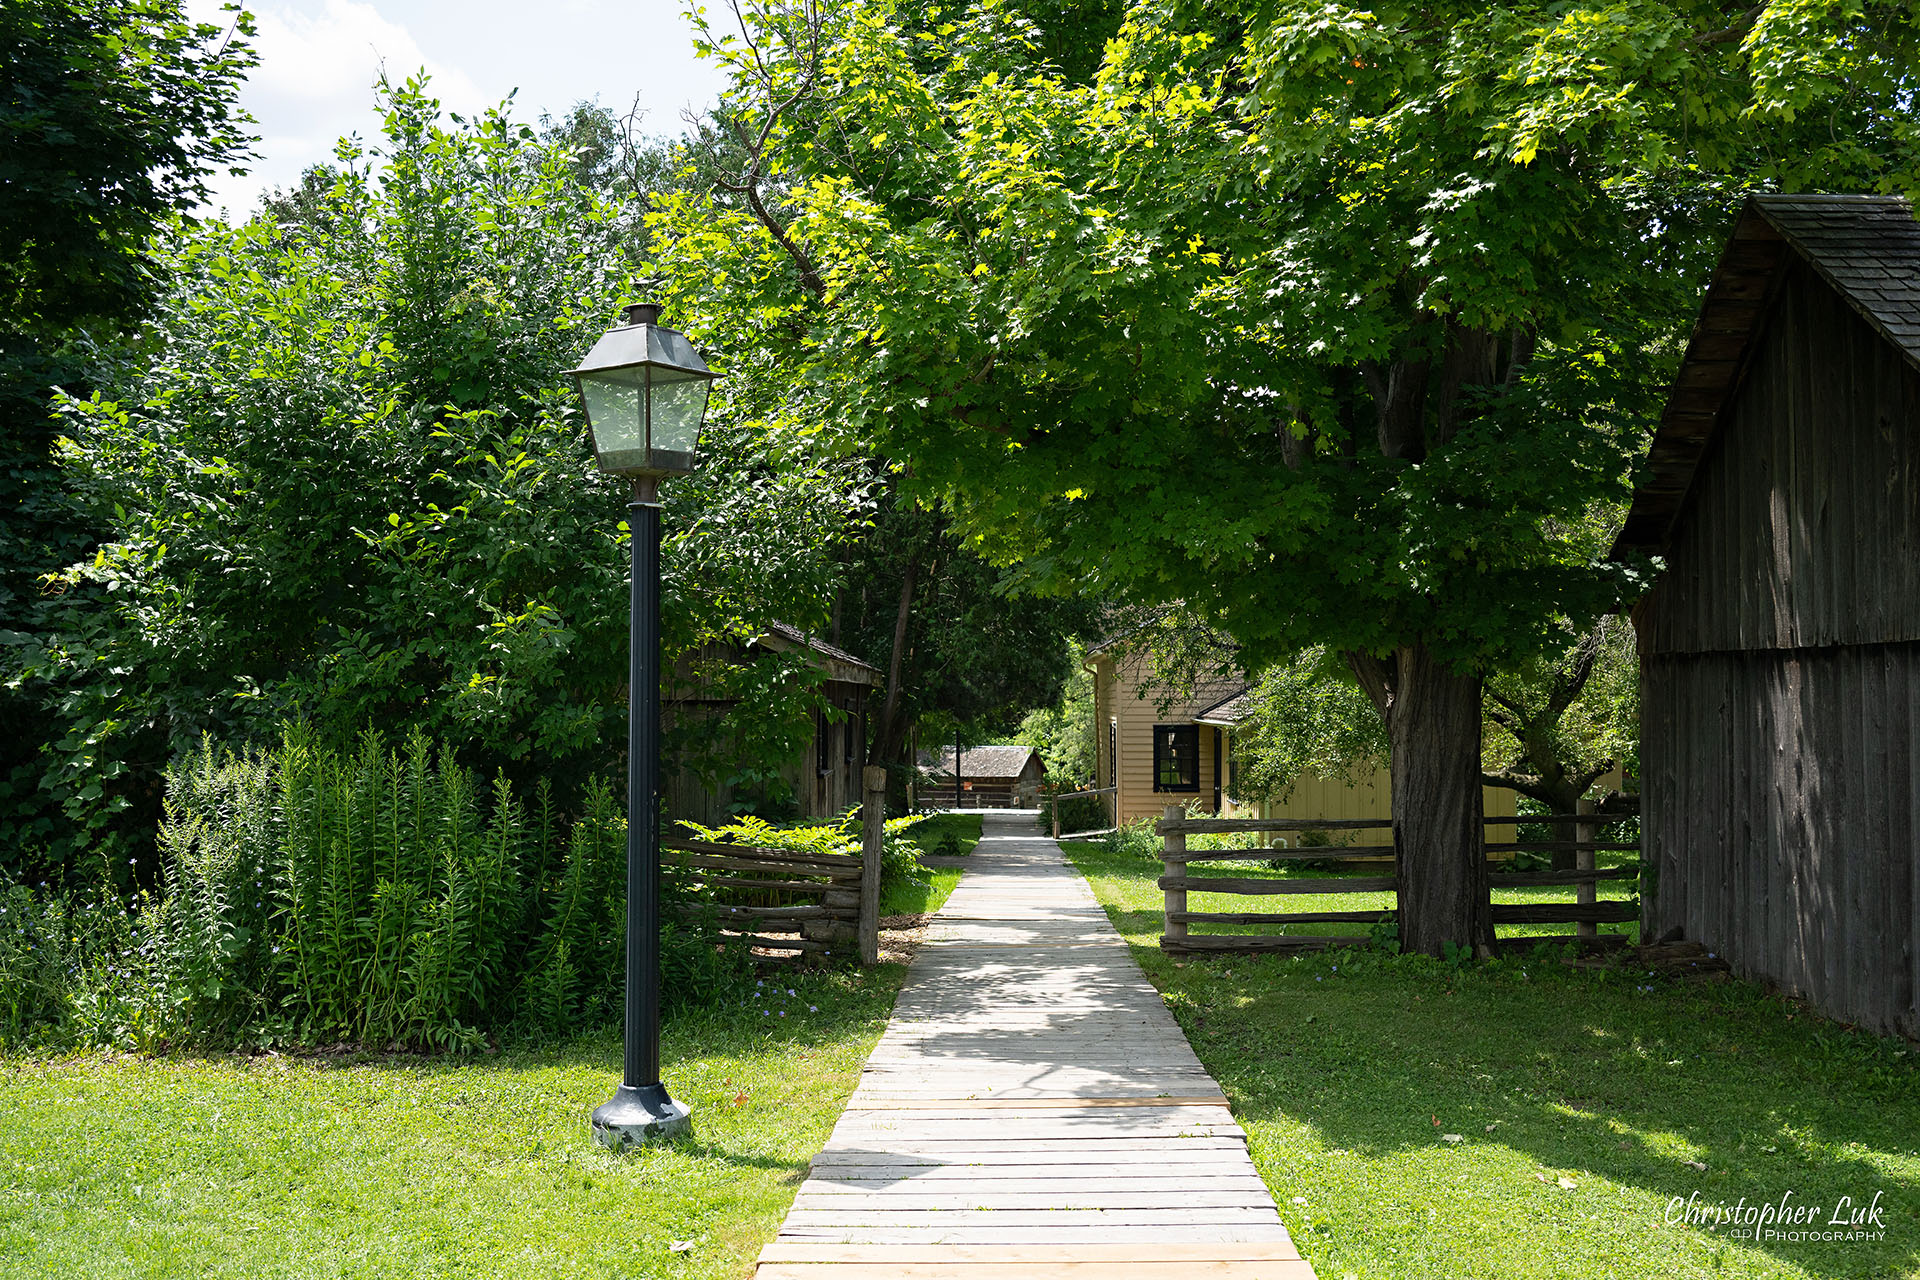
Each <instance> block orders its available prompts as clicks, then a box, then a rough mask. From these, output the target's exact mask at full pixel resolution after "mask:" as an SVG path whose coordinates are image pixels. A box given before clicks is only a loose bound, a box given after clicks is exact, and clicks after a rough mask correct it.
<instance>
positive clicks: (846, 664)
mask: <svg viewBox="0 0 1920 1280" xmlns="http://www.w3.org/2000/svg"><path fill="white" fill-rule="evenodd" d="M754 643H755V644H760V645H765V646H766V647H767V648H769V649H788V648H792V647H793V646H795V645H798V646H800V647H801V648H803V649H807V650H810V651H811V652H812V653H813V654H814V656H815V657H817V658H819V659H821V661H822V663H823V665H825V667H826V669H827V675H828V678H829V679H833V680H840V681H843V682H845V683H847V684H865V685H877V684H879V683H880V668H878V667H876V666H874V665H873V664H872V663H870V662H863V661H861V660H860V659H859V658H856V657H854V656H853V655H852V654H850V653H848V652H847V651H846V650H845V649H842V648H840V647H839V646H837V645H831V644H828V643H827V642H826V641H825V640H821V639H818V638H816V637H814V636H810V635H808V634H807V633H806V632H804V631H802V630H800V628H798V627H795V626H790V625H788V624H787V623H784V622H769V623H768V624H767V630H766V634H764V635H762V636H759V637H757V638H756V639H755V641H754Z"/></svg>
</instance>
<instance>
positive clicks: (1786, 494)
mask: <svg viewBox="0 0 1920 1280" xmlns="http://www.w3.org/2000/svg"><path fill="white" fill-rule="evenodd" d="M1916 405H1920V375H1917V374H1916V373H1915V372H1914V370H1913V367H1912V366H1911V365H1910V364H1908V363H1907V361H1906V360H1905V358H1904V357H1903V356H1902V355H1901V354H1900V353H1899V352H1898V351H1896V350H1894V349H1893V348H1892V347H1890V346H1889V345H1888V344H1887V343H1886V342H1884V341H1882V340H1881V338H1880V336H1879V335H1878V334H1876V333H1875V332H1874V331H1873V330H1872V329H1871V328H1869V327H1868V326H1867V323H1866V322H1865V321H1864V320H1862V319H1861V318H1860V317H1859V315H1858V314H1856V313H1855V312H1854V310H1853V308H1852V307H1850V306H1848V305H1847V303H1846V302H1845V301H1844V300H1843V299H1842V298H1841V297H1840V296H1839V295H1838V294H1837V293H1835V292H1834V291H1833V289H1832V288H1831V287H1829V286H1828V285H1827V284H1826V282H1825V281H1823V280H1821V279H1820V278H1819V277H1818V276H1817V275H1815V274H1814V273H1813V271H1812V270H1811V269H1810V268H1808V267H1807V265H1806V264H1805V263H1803V262H1797V261H1796V262H1794V263H1793V264H1792V265H1791V266H1790V267H1789V268H1788V271H1787V274H1786V278H1785V280H1784V281H1783V282H1782V288H1781V294H1780V300H1779V305H1778V306H1777V308H1776V309H1775V310H1774V312H1773V316H1772V320H1771V322H1770V323H1769V324H1768V326H1767V330H1766V333H1765V334H1764V335H1763V336H1762V337H1761V339H1760V340H1759V343H1758V350H1757V351H1756V352H1755V355H1754V357H1753V361H1752V366H1751V372H1750V373H1749V375H1748V378H1747V381H1746V383H1745V385H1744V386H1743V387H1742V388H1741V390H1740V391H1739V392H1738V393H1737V395H1736V397H1735V401H1734V403H1733V404H1732V405H1731V406H1730V410H1731V415H1732V416H1731V417H1730V419H1729V423H1728V428H1727V429H1726V430H1724V431H1722V433H1721V434H1720V436H1719V438H1718V439H1717V440H1716V441H1715V443H1714V446H1713V447H1712V448H1711V449H1710V450H1709V452H1708V454H1707V456H1706V457H1705V458H1704V459H1703V460H1702V462H1701V465H1700V470H1699V473H1698V475H1697V477H1696V479H1695V481H1694V488H1693V491H1692V493H1691V494H1690V495H1689V497H1688V501H1687V509H1686V514H1685V515H1684V516H1683V517H1682V518H1681V521H1680V523H1679V525H1678V526H1677V527H1676V528H1675V530H1674V534H1673V539H1672V542H1671V544H1670V546H1669V548H1668V551H1667V570H1666V572H1665V573H1664V574H1662V575H1661V578H1660V582H1659V584H1658V585H1657V586H1656V587H1655V588H1654V589H1653V591H1652V592H1651V593H1650V597H1649V598H1650V599H1651V600H1653V601H1654V602H1656V603H1655V605H1654V607H1653V608H1652V609H1651V610H1650V611H1649V614H1648V616H1649V618H1650V621H1651V626H1650V627H1645V626H1643V628H1642V631H1643V633H1645V632H1650V633H1651V634H1648V635H1647V636H1646V642H1647V643H1650V644H1651V646H1652V648H1653V651H1654V652H1656V653H1701V652H1707V651H1713V650H1722V649H1793V648H1815V647H1818V646H1822V645H1835V644H1881V643H1886V642H1889V641H1899V640H1912V639H1916V638H1920V583H1916V576H1917V575H1920V466H1916V465H1915V464H1916V460H1917V455H1920V438H1916V434H1915V432H1914V431H1913V425H1914V424H1915V423H1916V422H1920V416H1916V413H1915V408H1916Z"/></svg>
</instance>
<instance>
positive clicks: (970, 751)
mask: <svg viewBox="0 0 1920 1280" xmlns="http://www.w3.org/2000/svg"><path fill="white" fill-rule="evenodd" d="M1038 755H1039V753H1038V752H1036V751H1035V750H1034V749H1033V748H1032V747H1018V746H1015V747H968V748H967V749H966V750H965V751H962V752H961V753H960V776H961V777H962V778H980V779H988V778H1018V777H1019V776H1020V774H1021V773H1022V772H1023V771H1024V770H1025V769H1026V767H1027V761H1029V760H1032V759H1036V758H1037V757H1038ZM934 767H935V768H936V769H938V770H939V772H941V773H944V774H945V775H947V776H948V777H952V776H953V748H952V747H948V748H947V749H946V750H945V751H942V752H941V753H940V763H939V764H938V765H936V766H934ZM1040 771H1041V772H1042V773H1045V772H1046V771H1047V766H1046V764H1045V763H1044V762H1043V763H1042V764H1041V765H1040Z"/></svg>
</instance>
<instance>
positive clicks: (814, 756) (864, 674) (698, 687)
mask: <svg viewBox="0 0 1920 1280" xmlns="http://www.w3.org/2000/svg"><path fill="white" fill-rule="evenodd" d="M756 650H760V651H766V652H770V653H785V654H794V655H797V656H798V657H799V658H800V660H801V661H802V662H804V663H805V664H806V665H807V666H809V667H811V668H813V670H814V672H815V673H817V675H818V676H819V678H820V694H821V697H822V701H823V702H824V704H825V705H824V706H822V707H821V708H820V709H818V710H816V711H815V712H814V715H813V734H812V740H811V741H810V742H808V744H807V745H806V747H805V748H804V749H803V750H802V751H801V752H800V753H799V754H798V755H797V756H796V757H794V758H793V759H791V760H788V761H785V762H783V763H782V764H781V766H780V768H779V771H778V772H779V779H778V781H779V783H780V786H778V787H776V788H774V789H775V790H780V791H784V792H785V793H786V797H787V799H788V800H789V801H790V803H791V805H792V806H793V807H794V808H796V809H797V810H798V811H799V813H800V815H801V816H802V817H809V818H833V817H838V816H839V815H841V814H843V813H845V812H846V811H847V810H848V809H851V808H852V807H854V806H855V805H857V804H859V803H860V767H861V766H862V765H863V764H865V763H866V755H867V710H868V706H867V704H868V700H869V698H870V697H871V696H872V694H873V691H874V690H875V689H877V688H878V687H879V686H880V684H881V682H882V679H883V677H882V676H881V674H880V671H879V669H878V668H876V667H874V666H873V665H871V664H870V663H867V662H863V661H861V660H860V659H859V658H856V657H855V656H854V655H853V654H851V653H848V652H847V651H846V650H845V649H841V648H838V647H837V646H835V645H831V644H828V643H827V642H826V641H824V640H822V639H820V638H818V637H817V636H810V635H807V634H806V633H804V632H802V631H801V630H800V629H799V628H797V627H791V626H788V625H786V624H785V623H781V622H775V623H772V624H770V625H769V626H768V628H767V630H766V631H765V632H764V633H762V634H761V635H759V636H757V637H755V638H754V639H753V640H751V641H750V642H748V643H746V644H742V645H710V646H708V647H707V648H705V649H702V650H700V651H699V652H697V653H694V654H691V655H689V656H688V657H687V659H686V660H685V661H683V662H682V663H681V665H680V667H679V669H677V670H676V671H675V672H674V673H673V675H672V677H671V678H670V679H669V681H668V682H667V689H666V691H665V692H666V696H665V700H664V704H663V706H662V710H661V719H662V722H663V724H664V726H665V727H666V729H667V732H668V738H669V741H670V742H671V741H677V742H679V743H682V744H685V743H687V742H689V741H690V740H691V741H694V742H697V743H698V744H699V746H700V748H701V750H700V751H699V752H698V753H697V754H700V755H703V756H705V757H706V758H708V759H721V760H726V759H728V757H729V753H730V749H731V744H732V741H733V740H732V739H731V738H729V737H728V736H727V735H726V732H725V730H724V728H723V727H722V726H723V723H724V722H723V720H722V717H723V716H724V714H725V712H726V711H727V710H729V709H730V708H731V707H733V706H734V704H735V701H736V699H734V698H733V697H729V696H725V695H721V694H719V693H718V692H717V691H716V690H715V689H714V687H713V684H712V682H711V680H710V679H707V678H703V677H702V675H701V674H700V672H701V669H702V668H703V667H708V666H710V665H711V664H714V663H726V664H733V665H741V664H745V663H747V662H749V661H751V659H752V657H753V655H754V651H756ZM676 754H696V753H693V752H690V751H683V752H681V753H676ZM680 765H681V767H677V768H676V767H669V768H668V769H667V770H666V779H665V786H664V788H663V791H664V793H665V808H666V813H667V816H668V817H669V818H676V819H677V818H687V819H690V820H692V821H694V822H699V823H702V824H706V825H713V824H716V823H722V822H725V821H727V820H728V818H729V817H731V816H732V813H733V809H734V807H735V805H734V801H735V799H736V792H738V791H740V790H741V789H742V786H741V785H740V784H741V783H744V781H745V780H744V779H741V780H736V779H733V778H730V777H728V776H727V771H726V770H724V769H723V770H720V771H719V772H717V773H716V772H715V771H712V770H706V771H702V770H700V769H696V768H692V767H687V766H686V764H685V762H684V761H681V762H680ZM764 783H765V780H763V783H762V786H761V787H760V790H762V791H765V790H767V789H768V788H767V787H766V786H765V785H764ZM746 785H748V786H749V787H750V784H746Z"/></svg>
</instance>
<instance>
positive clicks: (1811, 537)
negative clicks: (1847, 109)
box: [1615, 196, 1920, 1036]
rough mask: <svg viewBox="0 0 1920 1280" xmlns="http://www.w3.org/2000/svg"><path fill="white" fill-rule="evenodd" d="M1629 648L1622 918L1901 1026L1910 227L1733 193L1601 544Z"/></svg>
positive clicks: (1911, 1004) (1911, 891) (1839, 209)
mask: <svg viewBox="0 0 1920 1280" xmlns="http://www.w3.org/2000/svg"><path fill="white" fill-rule="evenodd" d="M1628 551H1642V552H1647V553H1651V554H1654V555H1659V556H1663V557H1664V558H1665V560H1666V567H1665V570H1664V572H1663V573H1662V574H1661V575H1660V577H1659V579H1658V580H1657V582H1656V583H1655V585H1654V587H1653V589H1652V590H1651V591H1650V592H1649V593H1648V594H1647V596H1646V597H1645V598H1644V599H1643V600H1642V601H1641V602H1640V604H1639V605H1638V606H1637V608H1636V609H1635V612H1634V619H1635V623H1636V626H1637V628H1638V631H1639V637H1640V657H1641V705H1642V710H1641V716H1642V729H1641V736H1642V742H1641V765H1642V772H1643V780H1642V784H1641V785H1642V793H1641V794H1642V812H1643V823H1644V827H1643V830H1644V857H1645V859H1646V861H1647V864H1648V865H1647V867H1646V871H1647V874H1646V876H1645V877H1644V879H1643V903H1644V912H1645V918H1644V927H1645V932H1646V934H1647V936H1648V937H1649V938H1650V939H1651V938H1659V937H1662V936H1667V935H1670V934H1678V935H1680V936H1683V937H1685V938H1688V939H1691V940H1695V941H1699V942H1702V943H1704V944H1706V945H1707V946H1708V947H1709V948H1711V949H1713V950H1714V951H1716V952H1718V953H1720V954H1721V955H1722V956H1724V957H1725V958H1726V959H1727V960H1728V961H1729V962H1730V963H1731V964H1732V966H1733V968H1734V970H1735V971H1736V972H1737V973H1740V974H1743V975H1745V976H1747V977H1750V978H1754V979H1758V980H1761V981H1764V982H1768V983H1771V984H1774V985H1777V986H1778V987H1780V988H1782V989H1784V990H1786V991H1788V992H1791V993H1794V994H1797V995H1801V996H1804V997H1805V998H1807V999H1808V1000H1809V1001H1810V1002H1812V1003H1813V1004H1814V1005H1816V1006H1817V1007H1818V1008H1820V1009H1822V1010H1823V1011H1825V1012H1826V1013H1828V1014H1829V1015H1831V1016H1833V1017H1836V1018H1839V1019H1841V1020H1843V1021H1846V1022H1852V1023H1857V1024H1859V1025H1862V1026H1865V1027H1870V1028H1873V1029H1875V1030H1877V1031H1882V1032H1898V1033H1903V1034H1905V1035H1908V1036H1920V1010H1916V1006H1915V994H1916V988H1917V987H1920V873H1916V866H1915V860H1916V859H1915V837H1916V833H1920V763H1917V762H1920V756H1917V755H1916V752H1915V750H1914V748H1915V742H1916V738H1917V737H1920V224H1916V223H1915V221H1914V218H1913V214H1912V211H1911V209H1910V208H1909V207H1908V205H1907V203H1906V202H1905V201H1903V200H1898V199H1887V198H1878V197H1862V196H1756V197H1754V198H1753V199H1751V200H1749V201H1748V203H1747V205H1746V207H1745V209H1744V210H1743V211H1742V213H1741V216H1740V219H1739V223H1738V225H1737V227H1736V228H1735V231H1734V234H1733V240H1732V242H1731V243H1730V244H1729V245H1728V246H1727V249H1726V252H1725V254H1724V255H1723V257H1722V258H1721V261H1720V265H1719V268H1718V270H1717V271H1716V272H1715V274H1714V277H1713V281H1712V284H1711V286H1710V287H1709V288H1708V290H1707V295H1706V300H1705V302H1704V304H1703V305H1702V308H1701V312H1700V318H1699V320H1698V322H1697V323H1696V324H1695V326H1694V330H1693V336H1692V340H1691V342H1690V343H1689V345H1688V348H1687V354H1686V359H1685V362H1684V363H1683V365H1682V366H1681V369H1680V373H1679V376H1678V378H1677V379H1676V381H1675V385H1674V389H1673V391H1672V393H1671V397H1670V399H1669V401H1668V404H1667V408H1666V412H1665V414H1664V416H1663V417H1662V419H1661V422H1660V426H1659V429H1658V432H1657V434H1656V435H1655V437H1654V441H1653V445H1652V449H1651V452H1650V454H1649V456H1648V459H1647V465H1646V468H1645V471H1644V479H1643V480H1642V481H1641V483H1640V485H1639V487H1638V489H1637V491H1636V492H1635V495H1634V500H1633V507H1632V511H1631V513H1630V514H1629V516H1628V519H1627V522H1626V526H1625V529H1624V531H1623V532H1622V534H1621V535H1620V539H1619V541H1618V543H1617V544H1616V546H1615V552H1616V554H1620V553H1624V552H1628Z"/></svg>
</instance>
